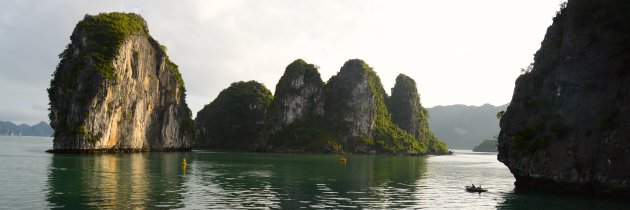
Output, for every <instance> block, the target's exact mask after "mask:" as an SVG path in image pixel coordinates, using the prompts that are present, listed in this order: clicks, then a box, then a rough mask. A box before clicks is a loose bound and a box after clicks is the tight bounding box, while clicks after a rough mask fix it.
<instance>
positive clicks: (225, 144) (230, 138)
mask: <svg viewBox="0 0 630 210" xmlns="http://www.w3.org/2000/svg"><path fill="white" fill-rule="evenodd" d="M272 98H273V96H272V95H271V91H269V90H268V89H267V88H266V87H265V86H264V85H263V84H260V83H258V82H256V81H248V82H243V81H241V82H235V83H232V84H231V85H230V87H228V88H227V89H225V90H223V91H221V93H219V96H217V98H216V99H215V100H214V101H212V102H211V103H210V104H208V105H206V106H205V107H204V108H203V109H202V110H201V111H199V112H198V113H197V118H196V119H195V121H196V122H197V127H198V129H199V131H200V134H199V140H198V144H199V145H198V146H200V147H208V148H222V149H238V148H240V149H245V148H249V147H251V146H253V145H254V144H255V141H256V140H257V139H259V138H261V129H262V127H263V122H264V119H265V114H266V111H267V108H268V107H269V104H270V103H271V100H272Z"/></svg>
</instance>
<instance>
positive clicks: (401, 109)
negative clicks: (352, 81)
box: [387, 74, 448, 153]
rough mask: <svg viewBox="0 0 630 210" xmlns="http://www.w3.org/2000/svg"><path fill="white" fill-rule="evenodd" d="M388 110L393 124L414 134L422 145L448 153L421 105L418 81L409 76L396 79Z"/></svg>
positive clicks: (435, 150) (399, 76)
mask: <svg viewBox="0 0 630 210" xmlns="http://www.w3.org/2000/svg"><path fill="white" fill-rule="evenodd" d="M387 110H389V112H390V113H391V116H392V122H393V123H394V124H396V125H397V126H398V127H400V128H402V129H403V130H405V131H407V132H408V133H410V134H412V135H413V136H414V137H415V138H416V139H417V140H418V141H420V143H421V144H425V145H427V146H428V147H429V148H430V149H429V150H430V151H434V152H436V153H446V152H448V151H446V150H443V151H441V150H442V149H445V148H446V145H444V143H443V142H442V141H439V140H438V139H437V138H436V137H435V136H434V135H433V132H431V130H429V123H428V121H427V118H428V112H427V110H426V109H425V108H424V107H422V104H421V103H420V94H418V88H417V87H416V81H414V80H413V79H412V78H410V77H408V76H407V75H404V74H400V75H398V77H396V84H395V85H394V88H392V96H391V97H389V100H388V104H387Z"/></svg>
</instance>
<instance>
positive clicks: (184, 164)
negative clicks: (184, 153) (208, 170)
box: [182, 158, 186, 166]
mask: <svg viewBox="0 0 630 210" xmlns="http://www.w3.org/2000/svg"><path fill="white" fill-rule="evenodd" d="M182 166H186V158H184V159H182Z"/></svg>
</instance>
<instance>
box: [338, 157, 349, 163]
mask: <svg viewBox="0 0 630 210" xmlns="http://www.w3.org/2000/svg"><path fill="white" fill-rule="evenodd" d="M338 160H339V163H346V162H348V159H346V158H343V157H340V158H339V159H338Z"/></svg>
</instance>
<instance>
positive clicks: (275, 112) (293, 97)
mask: <svg viewBox="0 0 630 210" xmlns="http://www.w3.org/2000/svg"><path fill="white" fill-rule="evenodd" d="M323 88H324V82H323V81H322V79H321V77H320V75H319V72H318V71H317V67H315V65H313V64H308V63H306V62H305V61H304V60H302V59H298V60H295V61H293V63H291V64H289V66H287V68H286V70H285V71H284V75H282V77H281V78H280V81H279V82H278V84H277V85H276V93H275V95H274V100H273V102H272V104H271V106H270V111H269V122H268V123H269V127H270V128H269V129H270V130H269V132H270V133H271V134H273V133H275V132H277V131H279V130H280V129H282V128H283V127H285V126H286V125H290V124H292V123H293V122H295V121H304V120H315V119H316V118H318V117H321V116H323V115H324V97H323Z"/></svg>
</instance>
